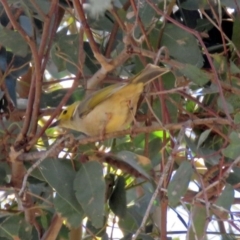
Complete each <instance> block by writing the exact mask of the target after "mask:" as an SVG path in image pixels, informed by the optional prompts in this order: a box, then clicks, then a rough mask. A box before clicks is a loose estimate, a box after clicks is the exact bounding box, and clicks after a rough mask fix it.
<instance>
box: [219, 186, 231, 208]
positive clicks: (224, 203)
mask: <svg viewBox="0 0 240 240" xmlns="http://www.w3.org/2000/svg"><path fill="white" fill-rule="evenodd" d="M233 202H234V188H233V186H232V185H230V184H226V186H225V188H224V190H223V191H222V193H221V195H220V196H219V198H218V199H217V201H216V205H218V206H220V207H223V208H225V209H226V210H228V211H229V210H230V208H231V206H232V204H233Z"/></svg>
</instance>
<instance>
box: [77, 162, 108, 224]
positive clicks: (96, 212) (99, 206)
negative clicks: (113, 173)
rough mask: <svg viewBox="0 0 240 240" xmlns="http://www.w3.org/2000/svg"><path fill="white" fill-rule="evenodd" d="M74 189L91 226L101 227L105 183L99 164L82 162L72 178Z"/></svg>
mask: <svg viewBox="0 0 240 240" xmlns="http://www.w3.org/2000/svg"><path fill="white" fill-rule="evenodd" d="M74 190H75V194H76V197H77V200H78V202H79V203H80V204H81V206H82V208H83V210H84V212H85V213H86V215H87V216H88V217H89V218H90V220H91V222H92V224H93V226H94V227H96V228H100V227H102V226H103V219H104V201H105V191H106V185H105V181H104V179H103V172H102V166H101V164H100V163H98V162H95V161H91V162H87V163H86V164H84V165H83V166H82V167H81V168H80V169H79V171H78V172H77V174H76V177H75V179H74Z"/></svg>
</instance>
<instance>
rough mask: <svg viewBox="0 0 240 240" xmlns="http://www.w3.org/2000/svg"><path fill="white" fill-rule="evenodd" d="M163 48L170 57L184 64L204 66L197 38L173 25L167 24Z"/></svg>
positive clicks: (162, 43) (162, 42)
mask: <svg viewBox="0 0 240 240" xmlns="http://www.w3.org/2000/svg"><path fill="white" fill-rule="evenodd" d="M161 46H166V47H167V48H168V50H169V53H170V56H172V57H173V58H175V59H176V60H178V61H180V62H182V63H187V64H191V65H193V66H196V67H199V68H201V67H202V66H203V57H202V53H201V51H200V49H199V46H198V44H197V40H196V38H195V37H194V36H193V35H192V34H190V33H188V32H187V31H184V30H183V29H181V28H179V27H177V26H175V25H173V24H170V23H167V24H166V26H165V29H164V32H163V37H162V41H161Z"/></svg>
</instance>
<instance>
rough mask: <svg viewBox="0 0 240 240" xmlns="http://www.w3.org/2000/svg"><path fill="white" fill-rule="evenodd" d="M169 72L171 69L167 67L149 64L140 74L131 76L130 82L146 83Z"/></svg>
mask: <svg viewBox="0 0 240 240" xmlns="http://www.w3.org/2000/svg"><path fill="white" fill-rule="evenodd" d="M167 72H169V69H167V68H161V67H159V66H156V65H153V64H148V65H147V66H146V67H145V68H144V69H143V70H142V71H141V72H140V73H139V74H137V75H135V76H134V77H133V78H131V80H130V82H132V83H138V82H142V83H144V85H146V84H148V83H149V82H151V81H153V80H155V79H156V78H158V77H160V76H162V75H163V74H165V73H167Z"/></svg>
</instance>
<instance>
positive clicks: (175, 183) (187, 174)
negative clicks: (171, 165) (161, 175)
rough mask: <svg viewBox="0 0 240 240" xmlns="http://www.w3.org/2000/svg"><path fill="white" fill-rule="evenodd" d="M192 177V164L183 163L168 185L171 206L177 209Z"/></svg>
mask: <svg viewBox="0 0 240 240" xmlns="http://www.w3.org/2000/svg"><path fill="white" fill-rule="evenodd" d="M192 175H193V168H192V165H191V164H190V162H188V161H184V162H182V163H181V165H180V166H179V168H178V170H177V171H176V173H175V174H174V176H173V178H172V180H171V181H170V183H169V185H168V189H167V192H168V199H169V204H170V205H171V206H173V207H176V206H177V204H178V203H179V200H180V198H181V197H182V196H183V195H184V194H185V193H186V191H187V189H188V185H189V182H190V180H191V177H192Z"/></svg>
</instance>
